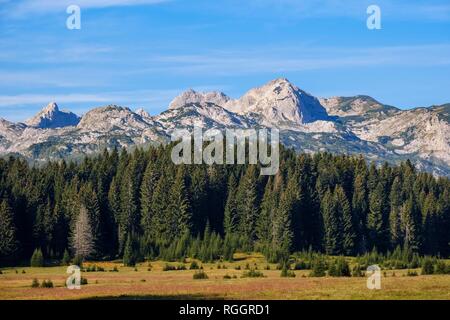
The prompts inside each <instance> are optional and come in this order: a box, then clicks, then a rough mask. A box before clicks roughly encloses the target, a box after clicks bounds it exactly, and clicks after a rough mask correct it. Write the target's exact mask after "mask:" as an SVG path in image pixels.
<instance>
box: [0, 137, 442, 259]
mask: <svg viewBox="0 0 450 320" xmlns="http://www.w3.org/2000/svg"><path fill="white" fill-rule="evenodd" d="M280 152H281V154H280V171H279V172H278V174H277V175H275V176H269V177H267V176H260V175H259V172H260V171H259V168H258V167H257V166H255V165H213V166H208V165H186V166H185V165H181V166H176V165H174V164H173V163H172V161H171V158H170V146H166V147H152V148H150V149H148V150H145V151H144V150H141V149H137V150H135V151H134V152H132V153H127V152H126V151H125V150H122V151H120V152H119V151H117V150H113V151H111V152H107V151H104V152H103V153H102V154H101V155H98V156H96V157H90V158H86V159H85V160H84V161H83V162H81V163H67V162H64V161H62V162H50V163H48V164H46V165H44V166H42V167H30V166H29V165H28V164H27V163H26V161H24V160H21V159H18V158H12V157H11V158H9V159H7V160H0V199H1V200H0V261H3V262H4V263H6V262H8V261H9V262H11V261H12V262H17V261H25V260H28V261H29V259H30V257H31V255H32V253H33V252H34V250H35V249H37V248H39V249H41V250H42V252H43V255H44V257H45V258H46V259H61V258H62V257H63V255H64V252H65V251H67V250H68V251H69V252H70V254H71V255H72V256H74V255H81V256H83V257H89V258H91V259H112V258H118V257H120V258H122V257H124V258H125V260H126V261H127V262H128V263H130V264H132V263H133V262H134V261H137V260H140V259H143V258H156V257H161V258H165V259H167V260H174V259H180V258H183V257H184V256H191V257H197V258H200V259H202V260H205V261H206V260H214V259H218V258H220V257H223V258H225V259H232V256H233V252H235V251H236V250H243V251H251V250H257V251H260V252H263V253H264V254H265V255H266V256H267V257H268V259H269V260H270V261H281V260H286V259H287V257H288V256H289V254H290V253H292V252H295V251H302V250H312V251H316V252H323V253H326V254H330V255H361V254H364V253H366V252H371V251H372V250H373V248H376V249H377V251H378V252H388V251H391V252H392V251H394V250H395V249H396V248H403V249H404V250H407V251H408V252H413V253H418V254H421V255H424V254H426V255H440V256H443V257H447V256H449V254H450V247H449V243H450V232H449V230H450V181H449V180H448V179H446V178H435V177H433V176H432V175H430V174H426V173H418V172H416V170H415V169H414V167H413V166H412V165H411V163H409V162H405V163H403V164H401V165H400V166H397V167H390V166H388V165H383V166H381V167H379V168H377V167H376V166H375V165H374V164H371V165H368V164H367V163H366V161H365V160H364V159H363V158H362V157H349V156H344V155H342V156H333V155H331V154H327V153H320V154H315V155H307V154H301V155H297V154H296V153H295V152H293V151H290V150H286V149H283V148H282V149H281V151H280Z"/></svg>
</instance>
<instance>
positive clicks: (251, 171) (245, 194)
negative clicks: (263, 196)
mask: <svg viewBox="0 0 450 320" xmlns="http://www.w3.org/2000/svg"><path fill="white" fill-rule="evenodd" d="M256 174H257V173H256V166H255V165H250V166H249V167H248V169H247V172H246V173H245V175H244V176H243V177H242V180H241V182H240V184H239V190H238V194H237V200H238V207H237V208H238V216H239V233H240V236H241V238H242V240H243V242H244V247H245V248H246V249H247V250H251V247H252V245H253V241H254V240H255V229H256V228H255V226H256V218H257V217H258V203H257V201H258V194H257V179H256Z"/></svg>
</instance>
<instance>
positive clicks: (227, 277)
mask: <svg viewBox="0 0 450 320" xmlns="http://www.w3.org/2000/svg"><path fill="white" fill-rule="evenodd" d="M223 278H224V279H225V280H229V279H231V276H230V275H228V274H226V275H224V276H223Z"/></svg>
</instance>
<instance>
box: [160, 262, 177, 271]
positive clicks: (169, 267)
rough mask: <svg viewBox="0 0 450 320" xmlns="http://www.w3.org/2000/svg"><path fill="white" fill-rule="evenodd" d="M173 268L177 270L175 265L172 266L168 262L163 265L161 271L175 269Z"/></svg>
mask: <svg viewBox="0 0 450 320" xmlns="http://www.w3.org/2000/svg"><path fill="white" fill-rule="evenodd" d="M175 270H177V267H175V266H172V265H170V264H168V263H166V264H165V265H164V267H163V271H175Z"/></svg>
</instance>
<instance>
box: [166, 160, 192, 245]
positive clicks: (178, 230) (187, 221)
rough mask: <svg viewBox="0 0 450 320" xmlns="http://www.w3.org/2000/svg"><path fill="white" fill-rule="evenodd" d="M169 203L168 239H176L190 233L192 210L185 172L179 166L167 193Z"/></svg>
mask: <svg viewBox="0 0 450 320" xmlns="http://www.w3.org/2000/svg"><path fill="white" fill-rule="evenodd" d="M169 195H170V196H169V203H168V207H167V211H168V212H167V215H166V217H167V218H168V220H167V223H169V224H170V226H169V239H170V240H173V239H178V238H180V237H181V236H183V235H184V234H190V232H191V226H192V224H191V223H192V222H191V219H192V212H191V205H190V203H189V199H188V195H187V190H186V182H185V172H184V168H183V167H179V169H178V171H177V174H176V177H175V181H174V183H173V186H172V188H171V190H170V193H169Z"/></svg>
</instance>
